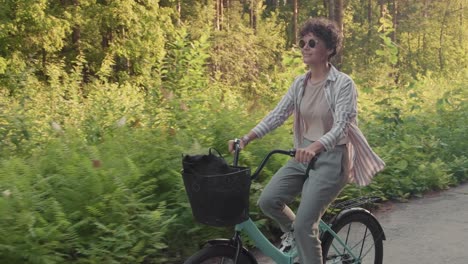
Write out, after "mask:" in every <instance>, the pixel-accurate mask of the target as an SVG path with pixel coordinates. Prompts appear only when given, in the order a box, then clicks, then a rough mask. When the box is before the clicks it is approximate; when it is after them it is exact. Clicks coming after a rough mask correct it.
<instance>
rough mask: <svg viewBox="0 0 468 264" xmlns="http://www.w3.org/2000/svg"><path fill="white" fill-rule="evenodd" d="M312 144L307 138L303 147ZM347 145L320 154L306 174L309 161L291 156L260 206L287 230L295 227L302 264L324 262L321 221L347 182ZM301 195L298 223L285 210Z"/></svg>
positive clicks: (267, 186) (270, 185)
mask: <svg viewBox="0 0 468 264" xmlns="http://www.w3.org/2000/svg"><path fill="white" fill-rule="evenodd" d="M309 144H311V142H310V141H306V140H305V142H304V144H303V147H305V146H307V145H309ZM345 154H346V146H344V145H341V146H336V147H335V148H334V149H333V150H330V151H324V152H322V153H320V155H319V157H318V159H317V161H316V163H315V169H314V170H311V171H310V173H309V175H307V176H306V175H305V172H306V169H307V164H303V163H298V162H296V161H295V160H294V159H290V160H289V161H288V162H287V164H286V165H285V166H283V167H282V168H281V169H279V170H278V171H277V172H276V174H275V175H274V176H273V177H272V178H271V180H270V182H269V183H268V184H267V185H266V187H265V189H264V190H263V192H262V194H261V195H260V198H259V200H258V205H259V206H260V208H261V209H262V211H263V213H264V214H265V215H267V216H268V217H270V218H272V219H274V220H275V221H276V222H277V223H278V224H279V226H280V227H281V229H282V230H283V231H284V232H287V231H291V230H294V238H295V240H296V244H297V249H298V253H299V258H300V263H302V264H322V247H321V242H320V239H319V230H318V226H319V221H320V218H321V217H322V215H323V214H324V213H325V210H326V209H327V207H328V206H329V205H330V203H331V202H332V201H333V200H334V199H335V198H336V197H337V196H338V194H339V193H340V192H341V190H342V189H343V188H344V186H345V185H346V183H347V180H346V177H345V175H344V173H343V172H344V166H343V163H344V162H345ZM299 194H301V202H300V204H299V208H298V209H297V212H296V219H295V220H294V223H293V222H292V221H291V220H290V219H289V218H288V217H287V216H286V215H285V214H284V213H283V209H284V206H285V205H287V204H289V203H291V202H292V201H294V199H295V198H296V197H297V196H298V195H299Z"/></svg>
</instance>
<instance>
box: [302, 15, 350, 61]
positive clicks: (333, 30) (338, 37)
mask: <svg viewBox="0 0 468 264" xmlns="http://www.w3.org/2000/svg"><path fill="white" fill-rule="evenodd" d="M309 33H312V34H314V35H315V36H316V37H318V38H320V39H321V40H323V41H324V42H325V45H326V47H327V49H332V50H333V53H332V54H330V56H328V60H330V59H331V58H332V57H333V56H335V55H336V53H338V52H339V51H340V49H341V45H342V43H343V34H342V32H341V30H340V29H339V28H338V26H337V25H336V23H335V22H334V21H332V20H329V19H326V18H309V19H308V20H307V21H306V22H304V24H303V25H302V27H301V30H300V32H299V36H300V38H303V37H304V36H305V35H307V34H309Z"/></svg>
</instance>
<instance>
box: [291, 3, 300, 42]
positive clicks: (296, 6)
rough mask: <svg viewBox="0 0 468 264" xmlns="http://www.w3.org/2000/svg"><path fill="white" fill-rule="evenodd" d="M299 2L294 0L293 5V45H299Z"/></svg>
mask: <svg viewBox="0 0 468 264" xmlns="http://www.w3.org/2000/svg"><path fill="white" fill-rule="evenodd" d="M298 1H299V0H294V3H293V36H292V43H297V33H298V28H297V16H298Z"/></svg>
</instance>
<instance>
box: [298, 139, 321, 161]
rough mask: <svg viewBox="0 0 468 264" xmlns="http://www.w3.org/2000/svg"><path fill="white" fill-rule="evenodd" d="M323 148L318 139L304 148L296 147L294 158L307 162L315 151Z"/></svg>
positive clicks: (317, 151)
mask: <svg viewBox="0 0 468 264" xmlns="http://www.w3.org/2000/svg"><path fill="white" fill-rule="evenodd" d="M322 150H323V145H322V143H320V142H319V141H315V142H314V143H312V144H310V145H309V146H307V147H306V148H298V149H296V156H295V159H296V161H297V162H301V163H309V162H310V161H311V160H312V159H313V158H314V157H315V155H317V153H319V152H320V151H322Z"/></svg>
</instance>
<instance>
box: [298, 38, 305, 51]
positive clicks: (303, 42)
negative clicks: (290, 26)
mask: <svg viewBox="0 0 468 264" xmlns="http://www.w3.org/2000/svg"><path fill="white" fill-rule="evenodd" d="M305 44H306V43H305V41H304V40H302V39H301V40H299V47H300V48H301V49H302V48H304V46H305Z"/></svg>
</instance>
